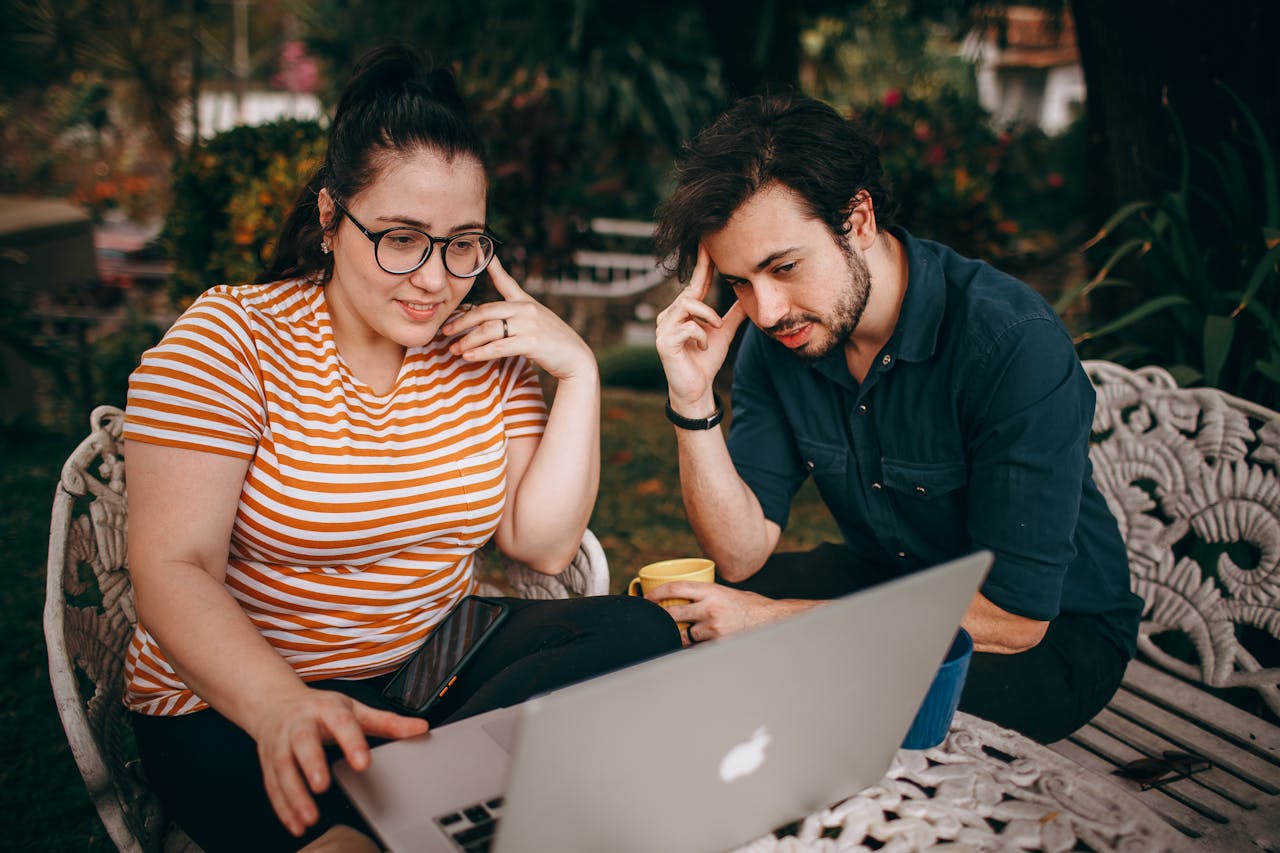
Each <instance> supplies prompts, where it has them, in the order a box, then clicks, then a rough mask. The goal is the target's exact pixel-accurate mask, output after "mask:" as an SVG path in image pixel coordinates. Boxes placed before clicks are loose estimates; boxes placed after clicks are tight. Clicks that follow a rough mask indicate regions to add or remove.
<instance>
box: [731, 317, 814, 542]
mask: <svg viewBox="0 0 1280 853" xmlns="http://www.w3.org/2000/svg"><path fill="white" fill-rule="evenodd" d="M763 341H764V337H763V335H762V334H760V333H759V332H758V331H757V330H756V329H755V327H749V328H748V329H747V331H746V333H745V334H744V335H743V337H742V345H741V347H740V348H739V350H738V358H737V361H736V362H735V363H734V366H733V411H732V415H733V417H732V419H731V420H730V422H729V438H728V439H727V443H728V447H729V456H730V458H731V459H732V460H733V467H734V469H735V470H736V471H737V472H738V476H739V477H741V478H742V480H743V482H744V483H746V484H747V487H748V488H750V489H751V491H752V492H753V493H755V496H756V500H758V501H759V502H760V509H761V510H762V511H763V512H764V517H765V518H767V519H769V520H770V521H772V522H774V523H775V524H777V525H778V526H779V527H781V528H782V529H784V530H785V529H786V527H787V520H788V518H789V517H790V514H791V500H792V498H794V497H795V494H796V491H797V490H798V489H799V488H800V486H801V484H803V483H804V480H805V477H807V476H808V470H807V469H806V468H805V467H804V463H803V461H802V460H801V459H800V454H799V452H798V451H797V450H796V443H795V439H794V437H793V434H792V430H791V426H790V425H789V424H788V423H787V421H786V418H785V417H784V415H783V412H784V406H783V405H782V403H781V401H780V400H779V398H778V394H777V391H776V390H775V388H774V383H773V377H772V375H771V374H770V373H769V370H768V368H767V366H766V353H765V352H764V348H763V346H762V343H763Z"/></svg>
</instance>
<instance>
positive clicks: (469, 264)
mask: <svg viewBox="0 0 1280 853" xmlns="http://www.w3.org/2000/svg"><path fill="white" fill-rule="evenodd" d="M493 248H494V246H493V240H492V238H490V237H489V235H487V234H483V233H481V232H479V231H472V232H467V233H465V234H455V235H454V236H453V237H451V238H450V239H449V243H448V244H447V245H446V246H445V247H444V265H445V267H446V268H447V269H448V270H449V272H451V273H453V274H454V275H456V276H458V277H459V278H470V277H471V276H473V275H479V274H480V271H481V270H483V269H484V268H485V267H487V266H488V265H489V261H491V260H493Z"/></svg>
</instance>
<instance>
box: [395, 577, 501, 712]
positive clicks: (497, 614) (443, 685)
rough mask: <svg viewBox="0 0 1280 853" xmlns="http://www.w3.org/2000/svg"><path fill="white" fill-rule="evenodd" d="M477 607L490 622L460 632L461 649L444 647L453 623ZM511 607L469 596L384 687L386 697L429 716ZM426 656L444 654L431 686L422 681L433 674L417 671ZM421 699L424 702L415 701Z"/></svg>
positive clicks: (489, 599) (408, 708) (495, 601)
mask: <svg viewBox="0 0 1280 853" xmlns="http://www.w3.org/2000/svg"><path fill="white" fill-rule="evenodd" d="M477 606H479V607H480V612H482V613H483V616H484V619H485V620H487V621H485V622H484V624H483V625H482V626H481V627H480V629H479V630H478V631H474V632H471V631H469V632H468V633H464V634H462V635H460V637H459V640H460V641H461V642H462V646H461V647H460V648H448V649H441V648H440V646H441V644H442V643H446V642H449V641H448V639H446V638H449V637H450V636H451V633H450V631H451V629H452V628H453V627H455V626H454V625H453V624H452V623H455V622H456V621H457V620H459V619H464V618H466V617H467V615H468V614H469V613H472V614H474V609H475V608H476V607H477ZM509 610H510V608H509V606H508V605H507V604H505V603H504V602H502V601H497V600H494V599H491V598H482V597H480V596H475V595H468V596H465V597H464V598H463V599H462V600H461V601H459V602H458V604H457V606H456V607H454V609H453V610H451V611H449V614H448V615H447V616H445V618H444V619H443V620H441V621H440V623H439V624H438V625H436V627H435V628H434V629H433V630H432V632H431V633H430V634H428V635H427V638H426V640H425V641H423V644H422V645H421V646H420V647H419V648H418V650H417V651H415V652H414V653H413V654H412V655H410V657H409V659H408V660H407V661H405V662H404V664H403V665H402V666H401V667H400V669H399V670H397V671H396V674H395V676H393V677H392V679H391V681H390V682H388V683H387V686H386V688H384V689H383V691H382V698H384V699H386V700H387V701H388V702H390V703H391V704H393V705H395V706H396V707H397V708H399V709H401V710H403V711H404V712H406V713H409V714H413V715H415V716H426V715H427V713H428V712H429V711H430V710H431V709H432V708H433V707H434V706H435V705H436V704H437V703H438V702H439V701H440V700H441V699H443V698H444V696H445V695H446V694H447V693H448V692H449V690H450V689H451V688H452V687H453V686H454V684H455V683H456V682H457V680H458V678H459V677H460V676H461V675H462V674H463V671H464V670H465V669H466V667H467V664H469V663H470V662H471V660H472V658H474V657H475V655H476V652H478V651H479V650H480V648H481V647H482V646H483V645H484V643H485V642H486V641H487V640H488V639H489V638H490V637H491V636H493V632H494V631H496V630H497V629H498V627H499V626H500V625H501V624H502V622H503V620H505V619H506V616H507V612H508V611H509ZM425 655H440V656H442V659H443V664H442V665H441V666H440V673H439V675H438V676H437V677H436V679H435V684H434V685H431V686H430V688H427V687H426V686H425V685H424V683H423V682H422V680H421V679H422V678H427V677H429V676H427V675H426V674H425V673H424V674H421V675H415V674H414V673H415V671H416V670H417V669H419V668H421V667H422V666H424V663H425V662H424V661H423V656H425ZM417 698H420V699H421V701H415V699H417Z"/></svg>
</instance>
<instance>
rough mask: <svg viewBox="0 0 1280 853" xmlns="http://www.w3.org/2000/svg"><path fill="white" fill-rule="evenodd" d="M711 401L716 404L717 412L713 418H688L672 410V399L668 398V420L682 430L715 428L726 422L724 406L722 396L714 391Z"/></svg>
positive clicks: (713, 414) (712, 414)
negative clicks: (721, 400) (723, 421)
mask: <svg viewBox="0 0 1280 853" xmlns="http://www.w3.org/2000/svg"><path fill="white" fill-rule="evenodd" d="M711 399H712V400H713V401H714V402H715V404H716V410H715V411H714V412H712V413H711V417H708V418H686V417H685V416H684V415H682V414H680V413H678V412H677V411H676V410H675V409H673V408H671V398H670V397H668V398H667V420H669V421H671V423H673V424H675V425H676V426H678V427H679V428H680V429H687V430H702V429H711V428H712V427H713V426H715V425H716V424H718V423H720V422H721V421H722V420H724V406H723V405H721V403H720V395H719V394H717V393H716V392H714V391H712V392H711Z"/></svg>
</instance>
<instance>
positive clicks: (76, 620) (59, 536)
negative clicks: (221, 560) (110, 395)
mask: <svg viewBox="0 0 1280 853" xmlns="http://www.w3.org/2000/svg"><path fill="white" fill-rule="evenodd" d="M89 424H90V434H89V437H88V438H86V439H85V440H84V441H82V442H80V446H79V447H77V448H76V449H75V451H74V452H73V453H72V454H71V456H70V457H69V458H68V459H67V461H66V463H65V464H64V465H63V466H62V476H61V478H60V479H59V481H58V486H57V489H56V490H55V492H54V498H53V521H52V525H51V527H50V532H49V567H48V578H47V583H48V586H47V589H46V591H45V593H46V594H45V607H44V635H45V643H46V645H47V646H48V650H49V679H50V681H51V682H52V686H53V695H54V699H55V701H56V702H57V705H58V714H59V716H61V718H62V726H63V728H64V729H65V730H66V732H67V740H68V741H70V743H71V753H72V755H73V756H74V757H75V760H76V764H77V765H78V766H79V767H80V773H81V774H82V775H83V776H84V781H85V785H87V786H88V788H89V795H90V796H91V797H92V798H93V802H94V805H95V806H97V808H98V814H99V816H100V817H101V818H102V822H103V824H104V825H105V826H106V828H107V832H108V833H109V834H110V835H111V840H112V841H113V842H115V845H116V846H117V847H118V848H120V850H122V851H137V850H158V849H160V848H161V845H162V841H163V837H164V831H165V827H164V821H163V818H162V816H161V812H160V806H159V803H158V802H157V800H156V798H155V795H154V794H152V793H151V790H150V788H148V786H147V784H146V781H145V779H144V778H143V776H142V772H141V767H140V766H139V765H138V764H137V762H136V761H134V760H133V731H132V729H131V728H130V726H129V716H128V712H127V711H126V710H125V707H124V702H123V698H122V697H123V693H124V676H123V671H124V655H125V649H126V647H127V646H128V642H129V637H130V636H131V635H132V633H133V626H134V623H135V622H137V619H138V617H137V614H136V613H135V612H134V609H133V584H132V583H131V582H130V580H129V572H128V571H127V570H126V569H125V560H126V556H127V555H126V550H125V546H126V538H125V531H126V510H125V485H124V454H123V450H122V447H121V445H122V442H121V438H120V434H121V431H122V429H123V427H124V413H123V412H121V411H120V410H119V409H116V408H113V407H111V406H99V407H98V408H96V409H94V410H93V414H92V416H90V418H89Z"/></svg>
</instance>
